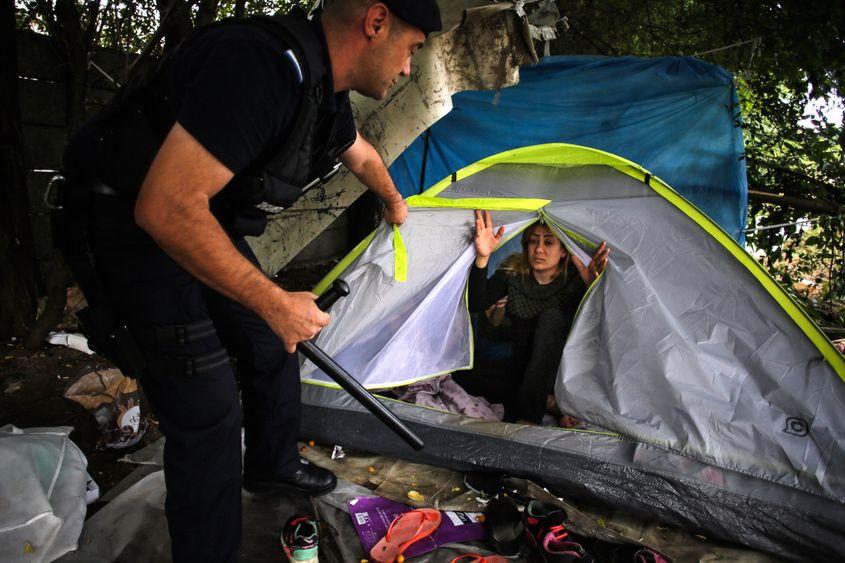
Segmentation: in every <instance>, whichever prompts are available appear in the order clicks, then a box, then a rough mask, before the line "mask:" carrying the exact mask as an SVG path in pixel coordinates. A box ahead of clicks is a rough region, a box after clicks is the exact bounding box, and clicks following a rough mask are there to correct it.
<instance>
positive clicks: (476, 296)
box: [467, 264, 508, 313]
mask: <svg viewBox="0 0 845 563" xmlns="http://www.w3.org/2000/svg"><path fill="white" fill-rule="evenodd" d="M468 284H469V285H468V288H467V294H468V295H467V306H468V307H469V311H470V313H479V312H481V311H484V310H486V309H487V308H489V307H490V306H491V305H492V304H493V303H495V302H496V301H498V300H499V299H501V298H502V297H504V296H505V295H507V294H508V284H507V282H506V281H505V280H504V278H503V277H502V276H501V275H500V272H496V273H495V274H493V277H492V278H489V279H488V278H487V267H486V266H485V267H484V268H478V267H476V265H475V264H473V265H472V268H470V271H469V282H468Z"/></svg>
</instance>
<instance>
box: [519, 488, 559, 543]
mask: <svg viewBox="0 0 845 563" xmlns="http://www.w3.org/2000/svg"><path fill="white" fill-rule="evenodd" d="M566 518H567V515H566V511H565V510H564V509H562V508H560V507H558V506H555V505H553V504H548V503H545V502H540V501H538V500H532V501H529V502H528V504H527V505H526V506H525V527H526V529H527V530H528V535H529V536H530V537H531V543H532V545H533V546H534V547H535V548H536V549H538V550H540V551H542V549H541V548H542V545H543V538H545V537H546V534H548V533H549V530H551V528H553V527H555V526H560V525H563V523H564V522H566Z"/></svg>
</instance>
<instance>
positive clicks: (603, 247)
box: [570, 241, 610, 285]
mask: <svg viewBox="0 0 845 563" xmlns="http://www.w3.org/2000/svg"><path fill="white" fill-rule="evenodd" d="M608 254H610V249H609V248H608V247H607V242H606V241H605V242H602V243H601V244H600V245H599V247H598V248H597V249H596V253H595V254H593V259H592V260H591V261H590V265H589V266H584V263H583V262H581V260H580V259H579V258H578V256H577V255H576V254H574V253H572V254H570V256H571V257H572V263H573V264H575V268H576V269H577V270H578V273H579V274H580V275H581V279H582V280H584V283H585V284H587V285H590V284H591V283H593V282H594V281H595V280H596V278H598V277H599V275H601V273H602V272H603V271H604V269H605V267H606V266H607V256H608Z"/></svg>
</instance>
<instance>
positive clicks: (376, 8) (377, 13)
mask: <svg viewBox="0 0 845 563" xmlns="http://www.w3.org/2000/svg"><path fill="white" fill-rule="evenodd" d="M389 15H390V10H388V8H387V6H385V5H384V4H382V3H381V2H377V3H375V4H373V5H372V6H370V7H369V8H367V13H366V14H365V16H364V33H365V34H366V35H367V39H375V38H376V37H384V36H385V35H386V34H387V19H388V17H389Z"/></svg>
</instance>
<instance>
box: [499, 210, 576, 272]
mask: <svg viewBox="0 0 845 563" xmlns="http://www.w3.org/2000/svg"><path fill="white" fill-rule="evenodd" d="M537 227H546V228H547V229H549V231H550V232H551V233H552V234H553V235H554V237H555V238H556V239H557V241H558V242H559V243H560V246H561V248H562V249H563V257H561V259H560V262H559V264H558V265H559V266H560V268H561V271H562V272H563V274H564V276H565V275H566V272H567V270H568V269H569V251H568V250H567V249H566V246H564V244H563V241H561V240H560V239H559V238H558V237H557V235H555V232H554V231H553V230H552V229H550V228H549V226H548V225H546V224H545V223H544V222H543V221H539V222H538V223H535V224H533V225H531V226H530V227H528V228H527V229H525V230H524V231H523V232H522V241H521V245H522V252H514V253H513V254H511V255H510V256H508V257H507V258H505V259H504V260H503V261H502V265H501V266H500V268H501V269H502V271H503V272H505V273H506V274H507V275H509V276H520V277H523V278H524V277H527V276H528V274H530V273H531V264H530V263H529V262H528V240H529V238H530V237H531V232H532V231H533V230H534V229H536V228H537Z"/></svg>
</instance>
